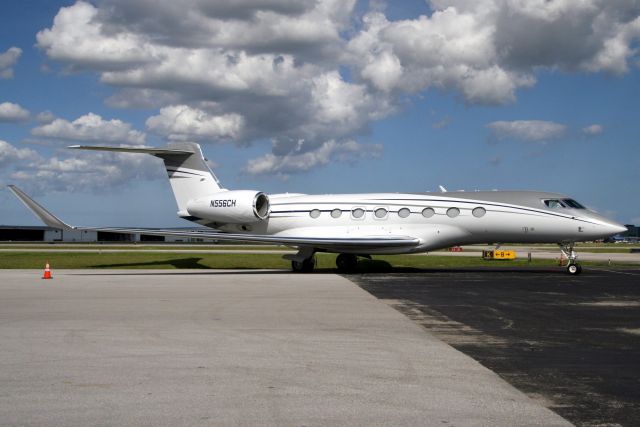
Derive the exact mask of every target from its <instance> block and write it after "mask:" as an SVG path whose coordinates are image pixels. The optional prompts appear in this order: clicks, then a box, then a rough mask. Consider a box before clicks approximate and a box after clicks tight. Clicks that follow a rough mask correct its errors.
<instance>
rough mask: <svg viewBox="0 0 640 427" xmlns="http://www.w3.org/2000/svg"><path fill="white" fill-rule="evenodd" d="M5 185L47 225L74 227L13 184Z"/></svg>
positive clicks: (64, 228) (65, 227)
mask: <svg viewBox="0 0 640 427" xmlns="http://www.w3.org/2000/svg"><path fill="white" fill-rule="evenodd" d="M7 187H9V190H11V191H12V192H13V194H15V195H16V197H17V198H18V199H20V201H21V202H22V203H24V205H25V206H26V207H28V208H29V210H30V211H31V212H33V213H34V214H35V215H36V216H37V217H38V218H40V220H41V221H42V222H44V223H45V224H46V225H48V226H49V227H53V228H60V229H62V230H73V228H74V227H72V226H70V225H68V224H65V223H64V222H62V221H61V220H60V219H58V218H57V217H56V216H55V215H54V214H52V213H51V212H49V211H48V210H46V209H45V208H43V207H42V206H40V205H39V204H38V203H37V202H36V201H35V200H33V199H32V198H31V197H29V196H27V194H26V193H25V192H24V191H22V190H20V189H19V188H18V187H16V186H15V185H8V186H7Z"/></svg>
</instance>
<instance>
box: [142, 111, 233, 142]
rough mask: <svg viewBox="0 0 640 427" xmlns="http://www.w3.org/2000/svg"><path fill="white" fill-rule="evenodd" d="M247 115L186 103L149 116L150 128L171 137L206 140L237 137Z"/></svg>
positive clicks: (175, 139) (175, 138)
mask: <svg viewBox="0 0 640 427" xmlns="http://www.w3.org/2000/svg"><path fill="white" fill-rule="evenodd" d="M243 123H244V118H243V117H242V116H241V115H239V114H222V115H213V114H209V113H207V112H205V111H203V110H200V109H197V108H191V107H189V106H187V105H171V106H168V107H165V108H162V109H161V110H160V115H157V116H153V117H149V119H147V128H148V129H149V130H150V131H151V132H154V133H156V134H159V135H162V136H164V137H165V138H167V139H168V140H171V141H207V140H219V139H228V138H231V139H233V138H237V137H238V136H239V134H240V132H242V127H243Z"/></svg>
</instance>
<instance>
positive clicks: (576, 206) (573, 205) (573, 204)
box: [563, 199, 585, 209]
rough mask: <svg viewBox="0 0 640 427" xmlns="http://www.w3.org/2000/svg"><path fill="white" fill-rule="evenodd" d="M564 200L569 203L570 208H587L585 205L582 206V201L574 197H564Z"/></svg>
mask: <svg viewBox="0 0 640 427" xmlns="http://www.w3.org/2000/svg"><path fill="white" fill-rule="evenodd" d="M563 202H564V203H565V204H566V205H568V206H569V207H570V208H574V209H585V207H584V206H582V205H581V204H580V203H578V202H576V201H575V200H573V199H564V200H563Z"/></svg>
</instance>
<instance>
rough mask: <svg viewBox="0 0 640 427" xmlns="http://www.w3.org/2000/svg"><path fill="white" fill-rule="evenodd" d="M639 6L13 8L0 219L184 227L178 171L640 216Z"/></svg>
mask: <svg viewBox="0 0 640 427" xmlns="http://www.w3.org/2000/svg"><path fill="white" fill-rule="evenodd" d="M638 49H640V0H582V1H580V2H577V1H574V0H527V1H523V0H431V1H418V0H416V1H413V0H405V1H393V2H391V1H389V2H385V1H381V0H375V1H374V0H369V1H366V0H362V1H356V0H326V1H325V0H300V1H288V0H236V1H234V2H228V1H222V0H221V1H216V0H183V1H180V2H176V1H174V0H96V1H77V2H75V1H54V0H25V1H20V2H18V1H4V2H2V5H0V185H1V186H2V187H3V188H2V189H0V225H39V221H38V220H37V219H36V218H35V217H33V215H31V214H30V213H29V212H28V211H27V210H26V208H24V207H23V206H22V205H21V204H20V202H19V201H18V200H17V199H15V198H14V197H13V195H12V194H11V193H10V192H9V191H8V190H7V189H6V187H5V186H6V185H7V184H15V185H17V186H19V187H20V188H22V189H23V190H25V191H26V192H27V193H29V194H30V195H32V196H33V197H34V198H35V199H36V200H38V201H39V202H41V203H42V204H43V205H44V206H46V207H47V208H48V209H49V210H50V211H51V212H53V213H55V214H56V215H58V216H60V217H61V218H62V219H63V220H65V221H66V222H68V223H71V224H74V225H86V226H146V227H173V226H187V225H189V224H190V223H188V222H186V221H184V220H181V219H178V218H177V217H176V215H175V213H176V210H177V208H176V205H175V201H174V199H173V196H172V193H171V190H170V187H169V184H168V181H167V179H166V174H165V172H164V169H163V167H162V163H161V161H160V160H158V159H155V158H153V157H151V156H146V155H131V154H120V153H100V152H78V151H74V150H69V149H67V148H66V147H67V146H68V145H73V144H85V145H92V144H93V145H124V146H153V147H158V146H163V145H165V144H167V143H170V142H175V141H194V142H198V143H200V144H201V145H202V148H203V151H204V153H205V155H206V157H207V158H208V159H209V162H210V164H211V166H212V169H213V170H214V172H215V173H216V175H217V176H218V178H219V179H220V181H222V184H223V185H224V186H225V187H226V188H229V189H252V190H259V191H264V192H266V193H271V194H274V193H283V192H296V193H298V192H299V193H308V194H313V193H322V194H327V193H362V192H420V191H437V189H438V186H439V185H442V186H444V187H446V188H447V189H448V190H449V191H457V190H465V191H474V190H493V189H499V190H514V189H515V190H542V191H554V192H561V193H564V194H568V195H570V196H571V197H573V198H575V199H576V200H578V201H579V202H581V203H582V204H584V205H586V206H588V207H590V208H592V209H595V210H597V211H598V212H600V213H603V214H604V215H607V216H609V217H610V218H612V219H615V220H617V221H620V222H622V223H625V224H640V197H638V196H637V192H638V191H637V188H638V182H640V172H639V171H640V167H639V165H640V161H639V157H638V138H639V137H640V54H639V51H638Z"/></svg>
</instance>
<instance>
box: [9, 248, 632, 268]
mask: <svg viewBox="0 0 640 427" xmlns="http://www.w3.org/2000/svg"><path fill="white" fill-rule="evenodd" d="M335 257H336V255H335V254H324V253H320V254H318V255H317V260H318V264H317V268H318V269H331V270H333V269H335ZM47 261H48V262H49V263H50V265H51V268H52V269H54V270H55V269H77V268H89V269H91V268H97V269H100V268H105V269H181V268H194V269H198V268H201V269H256V268H269V269H289V268H290V266H291V263H290V261H287V260H284V259H282V256H281V255H279V254H227V253H224V254H221V253H218V254H207V253H203V254H186V253H180V252H176V253H140V252H115V253H95V252H89V253H78V252H64V251H62V250H61V251H59V252H58V251H56V252H37V251H25V252H4V253H0V269H12V268H16V269H17V268H19V269H42V268H44V264H45V262H47ZM582 264H583V265H585V266H595V265H608V264H607V263H606V262H583V263H582ZM556 265H557V263H556V262H555V261H554V260H542V259H538V260H536V259H534V260H533V261H532V262H531V263H529V262H528V261H527V260H526V259H517V260H511V261H497V260H494V261H486V260H483V259H482V258H480V256H478V257H464V256H460V257H451V256H438V255H433V254H431V255H427V256H420V255H418V256H416V255H381V256H374V258H373V260H366V259H361V260H360V262H359V267H358V270H359V271H361V272H367V271H390V270H392V269H394V270H402V269H413V268H417V269H421V268H463V267H467V268H468V267H525V268H526V267H529V266H546V267H553V266H556ZM616 265H620V264H616Z"/></svg>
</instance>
